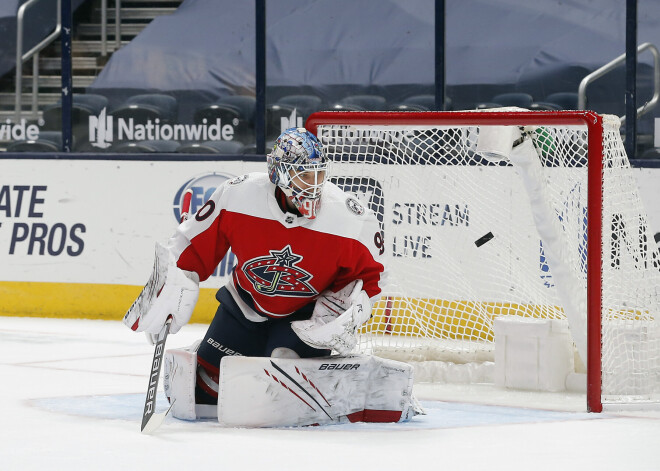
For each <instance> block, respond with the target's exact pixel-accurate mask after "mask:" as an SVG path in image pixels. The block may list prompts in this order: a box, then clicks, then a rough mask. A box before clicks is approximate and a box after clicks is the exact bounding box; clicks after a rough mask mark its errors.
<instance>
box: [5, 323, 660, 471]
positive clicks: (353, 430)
mask: <svg viewBox="0 0 660 471" xmlns="http://www.w3.org/2000/svg"><path fill="white" fill-rule="evenodd" d="M204 331H205V326H201V325H189V326H186V327H184V328H183V329H182V330H181V332H179V333H177V334H176V335H171V336H170V337H169V338H168V346H169V347H181V346H186V345H188V344H190V343H192V342H193V341H194V340H196V339H198V338H200V337H201V336H202V335H203V333H204ZM152 355H153V347H151V346H150V345H148V344H147V342H146V340H145V338H144V335H143V334H135V333H133V332H131V331H130V330H129V329H127V328H126V327H125V326H123V325H122V324H121V323H120V322H109V321H89V320H62V319H37V318H11V317H0V378H1V379H0V421H1V422H0V423H1V424H2V426H1V427H0V469H2V470H33V469H35V470H36V469H39V470H82V469H84V470H120V469H122V470H123V469H126V470H134V469H136V470H145V471H146V470H188V469H203V468H204V469H219V470H223V469H226V470H232V471H233V470H259V469H260V468H261V469H264V470H269V471H270V470H280V469H282V470H287V471H293V470H307V471H309V470H314V471H317V470H326V469H327V470H333V471H338V470H342V471H350V470H360V471H366V470H390V469H392V470H394V469H397V470H411V471H417V470H432V469H433V470H434V469H450V470H472V469H474V470H477V469H478V470H485V469H488V470H497V469H506V470H517V469H521V470H529V469H534V470H535V471H537V470H545V469H548V470H549V469H552V470H564V469H593V470H659V469H660V446H659V444H660V413H659V412H657V411H650V412H636V413H634V414H633V413H627V414H624V413H619V414H614V413H604V414H589V413H587V412H585V410H584V396H581V395H571V394H552V395H543V394H534V393H515V392H507V391H502V390H500V389H498V388H495V387H492V386H483V387H474V386H444V387H443V386H431V385H418V386H416V387H415V391H416V394H417V396H418V397H419V398H420V399H421V400H422V404H423V406H424V407H425V409H426V411H427V415H426V416H423V417H416V418H414V419H413V420H412V421H410V422H408V423H405V424H346V425H337V426H324V427H308V428H300V429H296V428H284V429H235V428H231V429H228V428H222V427H220V425H219V424H218V423H217V422H214V421H203V422H186V421H181V420H177V419H174V418H171V417H168V418H167V419H166V420H165V423H164V424H163V425H162V426H161V428H160V429H158V430H157V431H156V432H155V433H154V434H153V435H143V434H141V433H140V417H141V414H142V408H143V406H144V394H145V392H146V387H147V382H148V372H149V369H150V363H151V358H152ZM161 390H162V386H161ZM165 402H166V401H165V399H164V397H163V396H162V394H161V395H159V397H158V407H157V410H162V409H164V408H165V406H166V404H165Z"/></svg>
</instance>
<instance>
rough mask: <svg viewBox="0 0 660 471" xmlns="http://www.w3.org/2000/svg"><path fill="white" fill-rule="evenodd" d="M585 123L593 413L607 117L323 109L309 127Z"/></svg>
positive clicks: (598, 371) (598, 374)
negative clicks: (605, 124)
mask: <svg viewBox="0 0 660 471" xmlns="http://www.w3.org/2000/svg"><path fill="white" fill-rule="evenodd" d="M484 123H487V124H489V125H498V126H528V125H538V126H543V125H551V126H561V125H580V126H586V128H587V145H588V148H587V192H588V196H587V203H588V208H587V360H586V367H587V393H586V399H587V410H588V411H589V412H602V410H603V404H602V325H601V324H602V323H601V311H602V309H601V308H602V276H603V267H602V254H601V250H602V243H603V238H602V231H603V221H602V217H603V206H602V204H603V149H604V146H603V135H604V133H603V118H602V116H601V115H599V114H597V113H595V112H593V111H515V112H513V111H488V112H475V111H319V112H316V113H313V114H312V115H310V116H309V117H308V119H307V121H306V123H305V127H306V128H307V130H309V131H310V132H312V133H313V134H314V135H317V133H318V127H319V126H320V125H324V124H337V125H360V126H368V125H375V126H378V125H381V126H382V125H424V126H430V125H444V126H449V125H456V126H478V125H480V124H484Z"/></svg>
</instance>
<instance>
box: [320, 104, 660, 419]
mask: <svg viewBox="0 0 660 471" xmlns="http://www.w3.org/2000/svg"><path fill="white" fill-rule="evenodd" d="M520 126H525V129H527V130H528V131H529V132H530V134H531V137H532V143H533V147H534V150H535V152H534V158H533V159H531V160H530V162H528V163H527V164H523V165H522V166H521V165H519V164H514V163H512V161H511V160H510V159H507V158H505V159H503V160H499V161H498V160H496V159H492V158H486V157H485V154H483V153H482V152H480V150H479V145H480V144H479V142H480V136H486V135H490V136H492V135H493V133H495V135H497V134H498V133H501V134H502V136H511V135H512V134H511V130H512V129H514V128H515V129H519V127H520ZM307 127H308V129H310V130H311V131H312V132H314V133H316V134H317V136H318V137H319V139H320V140H321V142H322V144H323V145H324V148H325V150H326V152H327V153H328V154H329V156H330V157H331V159H332V160H333V164H332V175H333V179H334V181H335V183H337V184H338V185H339V186H340V187H342V188H343V189H344V190H345V191H348V192H351V193H354V194H355V195H357V197H358V198H359V199H360V200H361V201H362V202H363V203H365V204H366V205H368V206H369V207H370V208H371V209H372V210H374V212H375V213H376V215H377V217H378V219H379V221H380V223H381V229H382V241H381V242H382V245H383V248H384V250H385V254H386V257H387V263H388V265H389V270H390V274H391V276H390V281H391V282H390V283H389V284H388V285H387V288H386V290H385V292H384V293H383V298H382V299H381V300H380V301H379V302H378V303H377V304H376V305H375V307H374V315H373V317H372V319H371V320H370V321H369V322H368V324H366V325H365V327H364V328H363V329H362V331H361V335H360V350H361V351H362V352H367V353H372V354H375V355H380V356H384V357H389V358H394V359H399V360H403V361H409V362H416V363H417V364H418V365H425V364H433V363H434V362H450V363H452V364H461V363H463V364H465V363H479V362H489V361H493V351H494V342H493V340H494V333H493V320H494V318H495V317H497V316H511V315H516V316H524V317H533V318H543V319H566V320H567V321H568V325H569V327H570V332H571V334H572V338H573V340H574V342H575V346H576V352H577V354H576V358H577V365H578V366H577V368H578V370H579V369H582V371H584V369H585V368H586V369H587V370H588V371H587V380H588V384H589V386H588V391H587V401H588V403H589V407H590V408H591V410H600V406H601V400H602V401H604V402H609V401H615V402H616V401H623V402H627V401H657V400H658V397H659V393H660V340H659V339H660V327H659V326H660V317H659V316H660V298H659V296H658V290H659V289H660V271H659V263H658V251H657V248H656V245H655V244H654V239H653V236H652V234H651V232H650V230H649V227H648V222H647V218H646V215H645V214H646V213H645V211H644V209H643V206H642V203H641V200H640V197H639V193H638V190H637V184H636V182H635V178H634V175H633V172H632V169H631V168H630V164H629V162H628V159H627V157H626V154H625V150H624V148H623V144H622V141H621V137H620V134H619V123H618V119H617V118H615V117H610V116H599V115H597V114H595V113H592V112H523V111H520V112H513V111H506V112H430V113H410V112H408V113H394V112H373V113H371V112H362V113H359V112H358V113H351V112H322V113H316V114H315V115H313V116H312V117H310V119H309V120H308V122H307ZM505 139H508V137H507V138H505ZM532 160H533V162H532ZM528 164H529V165H528ZM587 358H588V361H587ZM580 359H582V360H583V363H584V364H583V365H580Z"/></svg>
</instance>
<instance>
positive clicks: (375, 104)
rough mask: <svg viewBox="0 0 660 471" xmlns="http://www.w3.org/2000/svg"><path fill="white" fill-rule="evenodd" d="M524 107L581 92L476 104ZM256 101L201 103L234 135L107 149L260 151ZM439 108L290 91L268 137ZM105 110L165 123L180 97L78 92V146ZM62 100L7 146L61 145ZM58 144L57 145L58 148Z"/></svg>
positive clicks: (209, 117) (416, 100)
mask: <svg viewBox="0 0 660 471" xmlns="http://www.w3.org/2000/svg"><path fill="white" fill-rule="evenodd" d="M503 106H518V107H521V108H526V109H530V110H563V109H576V108H577V94H576V93H554V94H552V95H549V96H547V97H545V99H544V100H543V101H534V99H533V97H532V96H531V95H529V94H527V93H504V94H500V95H496V96H494V97H493V98H492V100H490V101H487V102H482V103H477V104H475V106H474V107H475V108H477V109H486V108H496V107H503ZM444 107H445V109H446V110H451V109H452V108H453V107H452V102H451V100H450V99H447V100H446V101H445V106H444ZM255 108H256V100H255V98H254V97H252V96H240V95H235V96H226V97H223V98H221V99H219V100H217V101H215V102H213V103H209V104H206V105H203V106H200V107H199V108H197V109H196V111H195V113H194V117H193V121H194V124H196V125H201V124H206V125H209V124H214V123H216V122H217V120H218V119H219V120H220V121H221V123H223V124H231V125H232V127H233V135H232V138H231V140H224V141H212V140H208V139H198V140H190V141H189V140H181V141H182V142H178V141H174V140H162V141H158V140H149V141H145V140H143V141H140V142H135V141H131V142H117V143H115V144H114V145H113V146H112V147H110V148H109V149H106V151H110V152H196V153H224V154H241V153H253V152H254V147H255V146H254V141H255V138H254V115H255ZM434 109H435V96H434V95H429V94H426V95H414V96H410V97H408V98H405V99H403V100H401V101H397V102H395V103H391V102H388V101H387V99H386V98H385V97H383V96H380V95H350V96H346V97H344V98H342V99H340V100H337V101H335V102H332V103H327V102H324V101H323V99H321V98H320V97H318V96H315V95H303V94H299V95H286V96H283V97H281V98H279V99H278V100H277V101H275V102H274V103H270V104H269V105H268V106H267V108H266V132H267V140H273V139H274V138H275V137H277V135H278V134H279V133H280V131H281V128H282V123H289V124H290V125H291V126H293V125H296V124H297V123H304V122H305V120H306V119H307V117H308V116H309V115H310V114H312V113H313V112H315V111H320V110H346V111H379V110H397V111H431V110H434ZM103 110H106V113H107V114H108V115H111V116H113V118H114V119H115V120H116V119H119V118H122V119H124V120H126V122H128V120H130V119H132V120H133V123H134V124H146V123H147V122H149V121H150V122H152V123H154V122H156V123H160V124H161V125H165V124H176V123H177V114H178V104H177V100H176V98H174V97H173V96H170V95H166V94H158V93H150V94H138V95H134V96H131V97H129V98H128V99H127V100H126V101H124V102H123V103H122V104H120V105H119V106H117V107H114V108H112V109H110V108H109V100H108V99H107V98H106V97H105V96H103V95H97V94H76V95H74V96H73V113H72V121H73V135H74V151H88V152H99V151H100V149H98V148H95V147H92V146H91V145H90V142H89V141H90V139H89V122H90V117H97V118H98V117H99V116H100V115H101V114H102V112H103ZM61 113H62V107H61V104H56V105H52V106H50V107H48V108H46V109H45V110H44V113H43V119H44V127H43V131H42V133H41V137H40V139H39V140H38V142H33V141H17V142H14V143H13V144H11V145H10V146H9V147H8V148H7V150H8V151H14V152H20V151H32V152H52V151H58V150H60V146H61V136H59V132H58V131H60V129H61ZM54 147H55V149H53V148H54Z"/></svg>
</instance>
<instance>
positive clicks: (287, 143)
mask: <svg viewBox="0 0 660 471" xmlns="http://www.w3.org/2000/svg"><path fill="white" fill-rule="evenodd" d="M266 160H267V162H268V175H269V177H270V181H271V182H273V183H274V184H275V185H277V186H279V187H280V188H281V189H282V191H283V192H284V194H285V195H286V196H287V198H288V199H289V201H291V203H292V204H293V205H294V206H295V207H296V208H297V209H298V211H300V214H302V215H303V216H305V217H306V218H308V219H314V218H315V217H316V215H317V214H318V212H319V210H320V208H321V191H322V189H323V184H324V183H325V181H326V180H327V178H328V165H329V161H328V158H327V157H326V155H325V153H324V152H323V148H322V147H321V143H320V142H319V140H318V139H317V138H316V136H314V134H312V133H311V132H309V131H307V129H305V128H289V129H287V130H286V131H284V132H283V133H282V134H281V135H280V137H278V138H277V141H276V142H275V146H273V150H272V151H271V153H270V154H268V155H267V156H266Z"/></svg>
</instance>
